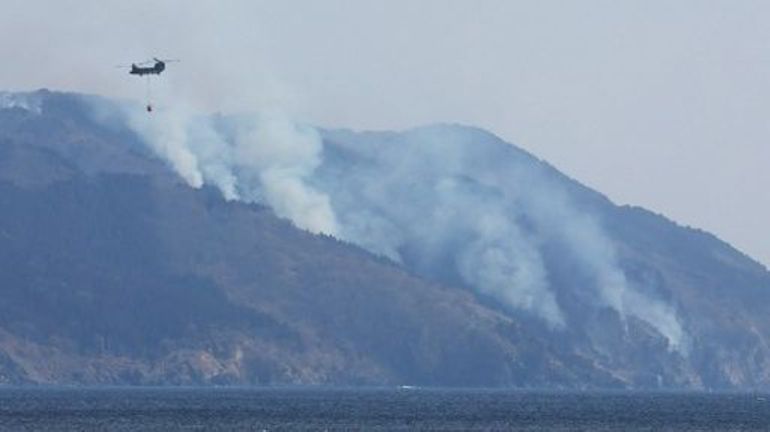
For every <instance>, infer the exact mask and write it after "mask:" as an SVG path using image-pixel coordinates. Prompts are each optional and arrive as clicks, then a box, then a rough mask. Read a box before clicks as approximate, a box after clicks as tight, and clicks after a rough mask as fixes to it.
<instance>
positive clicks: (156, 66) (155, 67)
mask: <svg viewBox="0 0 770 432" xmlns="http://www.w3.org/2000/svg"><path fill="white" fill-rule="evenodd" d="M178 61H179V60H175V59H174V60H171V59H159V58H157V57H153V58H152V60H147V61H144V62H141V63H131V66H130V68H131V70H130V71H129V72H128V73H129V74H131V75H137V76H147V112H152V103H151V102H150V76H151V75H160V74H161V73H163V71H164V70H166V63H171V62H178ZM151 63H152V65H151V66H148V65H150V64H151ZM117 67H119V68H127V67H129V66H117Z"/></svg>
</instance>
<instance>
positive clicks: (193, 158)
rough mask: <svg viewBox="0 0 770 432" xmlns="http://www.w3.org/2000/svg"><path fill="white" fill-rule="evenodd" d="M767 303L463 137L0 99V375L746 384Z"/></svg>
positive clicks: (632, 219) (525, 159) (760, 367)
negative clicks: (333, 128) (321, 127)
mask: <svg viewBox="0 0 770 432" xmlns="http://www.w3.org/2000/svg"><path fill="white" fill-rule="evenodd" d="M769 294H770V274H769V273H768V272H767V270H766V269H765V268H764V267H762V266H761V265H760V264H758V263H756V262H754V261H752V260H751V259H750V258H749V257H747V256H745V255H743V254H741V253H740V252H739V251H737V250H735V249H733V248H732V247H730V246H729V245H728V244H726V243H724V242H722V241H720V240H719V239H717V238H715V237H714V236H712V235H710V234H708V233H705V232H702V231H699V230H695V229H691V228H687V227H682V226H679V225H677V224H675V223H673V222H671V221H669V220H667V219H665V218H664V217H662V216H660V215H656V214H653V213H651V212H649V211H646V210H644V209H641V208H636V207H619V206H616V205H614V204H613V203H612V202H610V201H609V200H607V199H606V198H605V197H604V196H602V195H601V194H599V193H597V192H595V191H592V190H590V189H588V188H586V187H584V186H582V185H580V184H579V183H577V182H575V181H574V180H572V179H570V178H568V177H566V176H564V175H563V174H561V173H559V172H558V171H557V170H556V169H554V168H553V167H551V166H550V165H548V164H547V163H546V162H544V161H541V160H538V159H537V158H535V157H534V156H532V155H530V154H528V153H526V152H525V151H523V150H521V149H519V148H517V147H515V146H513V145H511V144H509V143H505V142H503V141H502V140H500V139H499V138H497V137H495V136H494V135H492V134H489V133H488V132H485V131H483V130H479V129H475V128H469V127H464V126H457V125H434V126H428V127H423V128H418V129H413V130H409V131H404V132H352V131H347V130H326V131H323V130H322V131H318V130H316V129H314V128H310V127H308V126H304V125H298V124H296V123H294V122H291V121H289V120H288V119H286V118H284V117H281V116H276V115H273V114H270V115H264V114H263V115H246V114H244V115H239V116H222V115H214V116H202V115H195V114H188V113H186V112H183V111H181V110H177V111H174V110H169V111H167V112H163V111H161V112H158V113H154V114H153V116H148V115H147V114H146V113H145V112H144V111H143V110H141V107H138V108H137V107H134V106H133V105H131V104H130V103H125V102H118V101H112V100H107V99H103V98H99V97H94V96H86V95H77V94H65V93H56V92H49V91H45V90H43V91H38V92H33V93H0V298H2V302H0V383H5V384H33V383H54V384H142V385H149V384H153V385H180V384H190V385H209V384H240V385H278V384H313V385H315V384H324V385H425V386H488V387H523V388H533V387H537V388H680V389H726V388H727V389H757V388H759V389H766V388H768V384H770V363H768V362H769V361H770V351H769V349H770V347H769V346H768V343H767V341H768V339H767V338H768V332H769V331H770V322H768V320H769V318H767V317H766V314H764V313H763V309H764V308H765V305H767V304H769V303H768V301H770V295H769Z"/></svg>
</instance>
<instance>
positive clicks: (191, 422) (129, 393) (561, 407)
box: [0, 387, 770, 432]
mask: <svg viewBox="0 0 770 432" xmlns="http://www.w3.org/2000/svg"><path fill="white" fill-rule="evenodd" d="M240 430H243V431H411V430H416V431H632V432H633V431H768V430H770V396H768V395H764V394H733V393H719V394H714V393H625V392H612V393H590V392H569V393H554V392H536V391H504V390H458V389H452V390H446V389H422V388H376V389H345V388H334V389H330V388H320V389H319V388H310V389H309V388H269V389H263V388H260V389H254V388H47V387H46V388H37V387H35V388H0V431H240Z"/></svg>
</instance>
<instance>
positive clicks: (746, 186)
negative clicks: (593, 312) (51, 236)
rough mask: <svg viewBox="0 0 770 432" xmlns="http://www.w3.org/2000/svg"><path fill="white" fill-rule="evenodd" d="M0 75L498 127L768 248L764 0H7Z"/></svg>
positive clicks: (742, 245)
mask: <svg viewBox="0 0 770 432" xmlns="http://www.w3.org/2000/svg"><path fill="white" fill-rule="evenodd" d="M0 5H1V6H2V14H0V55H1V56H2V57H1V58H2V59H3V66H2V67H0V89H2V90H27V89H37V88H40V87H48V88H51V89H59V90H76V91H85V92H92V93H100V94H106V95H113V96H121V97H129V98H136V99H142V98H143V97H144V85H143V83H142V81H141V80H139V79H136V78H135V77H132V76H129V75H127V74H126V71H124V70H119V69H115V68H114V65H116V64H120V63H130V62H132V61H138V60H142V59H146V58H148V57H151V56H153V55H156V56H162V57H174V58H180V59H181V60H182V63H179V64H174V65H169V70H168V73H167V74H164V76H163V77H162V78H161V79H160V80H157V86H156V87H157V90H156V92H157V94H158V95H159V96H158V98H159V99H160V100H158V103H161V104H163V103H166V104H172V103H174V100H182V99H184V100H185V101H186V102H187V103H194V104H196V105H197V106H199V107H201V108H204V109H207V110H223V111H228V110H235V109H254V108H259V109H265V108H270V107H271V106H280V107H282V108H283V109H286V110H290V111H291V112H292V113H294V114H295V115H297V116H299V117H301V118H303V119H305V120H308V121H311V122H314V123H316V124H318V125H321V126H345V127H351V128H355V129H370V128H375V129H383V128H388V129H390V128H406V127H410V126H414V125H420V124H425V123H431V122H439V121H440V122H460V123H464V124H471V125H477V126H481V127H484V128H487V129H489V130H491V131H492V132H494V133H496V134H498V135H500V136H501V137H503V138H505V139H506V140H509V141H512V142H514V143H516V144H517V145H519V146H521V147H523V148H525V149H527V150H529V151H530V152H532V153H534V154H535V155H537V156H539V157H541V158H543V159H546V160H548V161H549V162H551V163H552V164H553V165H555V166H556V167H557V168H559V169H561V170H562V171H564V172H565V173H567V174H568V175H570V176H572V177H574V178H576V179H578V180H580V181H581V182H583V183H585V184H587V185H589V186H591V187H594V188H596V189H598V190H599V191H601V192H603V193H605V194H607V195H608V196H609V197H610V198H611V199H613V200H614V201H615V202H617V203H621V204H636V205H641V206H644V207H647V208H649V209H651V210H653V211H656V212H659V213H662V214H664V215H666V216H668V217H670V218H672V219H674V220H675V221H677V222H679V223H681V224H684V225H691V226H695V227H698V228H702V229H706V230H708V231H712V232H714V233H715V234H717V235H718V236H720V237H721V238H723V239H725V240H727V241H728V242H730V243H731V244H733V245H735V246H737V247H738V248H739V249H741V250H743V251H745V252H747V253H748V254H749V255H752V256H753V257H755V258H757V259H759V260H760V261H762V262H764V263H765V264H770V232H769V230H768V229H767V226H768V223H767V221H770V193H769V192H768V185H770V122H768V115H770V74H769V73H770V25H768V23H770V2H768V1H761V0H757V1H751V0H745V1H741V0H730V1H709V0H691V1H690V0H661V1H657V0H643V1H630V0H627V1H614V0H612V1H611V0H606V1H592V0H582V1H566V0H563V1H543V0H538V1H513V0H500V1H496V0H486V1H485V0H467V1H466V0H377V1H374V0H349V1H343V0H307V1H299V0H297V1H290V0H275V1H252V0H242V1H240V0H230V1H221V0H220V1H201V0H196V1H181V0H180V1H162V0H120V1H113V0H98V1H97V0H93V1H67V0H50V1H35V0H23V1H22V0H0Z"/></svg>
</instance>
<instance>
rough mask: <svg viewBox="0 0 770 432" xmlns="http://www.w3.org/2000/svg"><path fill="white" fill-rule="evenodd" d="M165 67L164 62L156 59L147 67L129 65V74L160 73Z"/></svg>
mask: <svg viewBox="0 0 770 432" xmlns="http://www.w3.org/2000/svg"><path fill="white" fill-rule="evenodd" d="M165 69H166V63H164V62H162V61H156V62H155V64H154V65H152V66H149V67H141V66H137V65H136V64H132V65H131V71H130V72H129V73H130V74H131V75H139V76H142V75H160V73H161V72H163V71H164V70H165Z"/></svg>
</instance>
